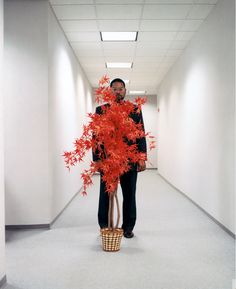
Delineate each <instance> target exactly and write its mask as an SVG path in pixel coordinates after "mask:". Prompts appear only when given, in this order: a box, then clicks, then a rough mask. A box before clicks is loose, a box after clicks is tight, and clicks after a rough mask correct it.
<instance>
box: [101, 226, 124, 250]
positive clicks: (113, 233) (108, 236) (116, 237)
mask: <svg viewBox="0 0 236 289" xmlns="http://www.w3.org/2000/svg"><path fill="white" fill-rule="evenodd" d="M101 236H102V248H103V250H104V251H106V252H117V251H119V250H120V243H121V239H122V236H123V230H122V229H118V228H117V229H113V230H112V229H109V228H104V229H101Z"/></svg>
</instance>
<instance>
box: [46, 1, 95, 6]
mask: <svg viewBox="0 0 236 289" xmlns="http://www.w3.org/2000/svg"><path fill="white" fill-rule="evenodd" d="M49 2H50V3H51V4H52V5H59V4H62V5H68V4H93V0H49Z"/></svg>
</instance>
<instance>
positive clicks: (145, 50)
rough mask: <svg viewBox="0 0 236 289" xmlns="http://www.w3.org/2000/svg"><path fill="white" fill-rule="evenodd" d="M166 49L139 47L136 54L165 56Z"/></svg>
mask: <svg viewBox="0 0 236 289" xmlns="http://www.w3.org/2000/svg"><path fill="white" fill-rule="evenodd" d="M165 52H166V50H165V49H156V48H137V49H136V56H147V55H149V56H153V57H154V56H163V55H165Z"/></svg>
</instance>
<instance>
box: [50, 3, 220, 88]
mask: <svg viewBox="0 0 236 289" xmlns="http://www.w3.org/2000/svg"><path fill="white" fill-rule="evenodd" d="M50 2H51V5H52V8H53V9H54V12H55V14H56V17H57V18H58V20H59V22H60V24H61V27H62V29H63V30H64V32H65V34H66V36H67V38H68V40H69V42H70V44H71V46H72V48H73V49H74V51H75V53H76V55H77V57H78V59H79V61H80V63H81V65H82V66H83V68H84V70H85V72H86V73H87V76H88V78H89V80H90V82H91V84H92V85H93V86H94V85H96V84H97V83H98V80H99V78H100V77H101V76H102V74H103V73H107V74H108V75H110V76H111V77H113V76H114V77H115V76H121V77H123V78H127V77H129V79H130V80H131V83H130V85H128V86H129V87H130V88H131V87H132V89H135V87H144V86H145V87H146V88H147V89H146V90H147V91H148V90H149V89H150V90H153V85H154V83H155V84H156V85H158V83H159V82H160V81H161V79H162V78H163V76H164V75H165V74H166V72H167V71H168V69H169V68H170V67H171V66H172V65H173V63H174V62H175V61H176V60H177V58H178V57H179V56H180V55H181V54H182V51H183V50H184V48H185V47H186V45H187V44H188V42H189V40H190V39H191V38H192V37H193V35H194V33H196V31H197V30H198V29H199V27H200V25H201V24H202V23H203V22H204V20H205V18H206V17H207V16H208V14H209V13H210V11H211V9H212V8H213V7H214V5H215V4H216V2H217V1H216V0H208V1H207V0H192V1H191V0H169V1H168V0H165V1H164V0H163V1H162V0H127V1H125V0H88V1H85V0H69V1H66V0H51V1H50ZM114 8H115V10H114ZM110 15H111V16H110ZM120 27H121V28H124V29H120V31H128V30H130V31H139V36H138V41H137V42H135V43H129V42H126V43H124V42H117V43H114V42H101V39H100V31H119V28H120ZM130 28H132V29H130ZM108 61H109V62H112V61H114V62H128V61H132V62H133V69H131V70H129V71H127V69H126V70H124V69H123V70H122V69H119V70H116V69H113V70H111V69H107V68H106V67H105V62H108ZM116 72H117V73H116ZM142 74H143V77H142ZM154 76H155V77H156V81H154V79H155V77H154ZM96 78H97V81H96V83H95V82H94V80H95V79H96ZM132 83H133V84H136V83H137V85H135V87H133V85H132ZM138 83H139V85H138ZM148 93H149V92H148Z"/></svg>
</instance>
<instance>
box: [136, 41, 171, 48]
mask: <svg viewBox="0 0 236 289" xmlns="http://www.w3.org/2000/svg"><path fill="white" fill-rule="evenodd" d="M171 43H172V40H168V41H155V42H138V43H137V49H152V48H155V49H167V48H169V47H170V44H171Z"/></svg>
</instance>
